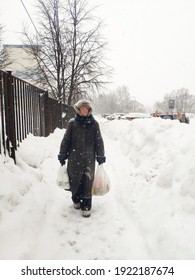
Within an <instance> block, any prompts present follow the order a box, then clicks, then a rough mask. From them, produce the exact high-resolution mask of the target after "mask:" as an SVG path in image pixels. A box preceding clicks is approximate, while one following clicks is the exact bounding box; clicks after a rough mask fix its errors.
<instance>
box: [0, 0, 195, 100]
mask: <svg viewBox="0 0 195 280" xmlns="http://www.w3.org/2000/svg"><path fill="white" fill-rule="evenodd" d="M23 2H24V3H25V5H26V7H27V8H28V10H29V11H30V12H31V13H32V14H31V15H32V17H33V9H32V4H33V2H34V1H33V0H23ZM89 2H90V3H95V4H97V5H99V4H101V7H100V8H99V10H98V13H99V16H100V17H101V18H103V19H105V24H106V27H105V34H106V36H107V38H108V41H109V48H110V51H109V54H108V58H109V60H110V64H111V65H112V66H113V67H114V70H115V74H114V77H113V85H112V88H116V86H118V85H126V86H128V88H129V91H130V93H131V95H132V96H134V97H135V98H136V99H137V100H138V101H139V102H141V103H143V104H145V105H150V104H153V103H154V102H155V101H161V100H162V99H163V96H164V95H165V94H166V93H170V92H171V91H172V90H175V89H179V88H181V87H185V88H188V89H189V90H190V93H191V94H195V78H194V76H195V16H194V15H195V0H90V1H89ZM96 15H97V13H96ZM2 21H3V23H4V25H5V29H6V33H5V34H4V43H5V44H6V43H12V44H14V43H20V39H19V36H20V35H19V33H18V32H19V31H21V29H22V23H23V22H28V23H29V20H28V17H27V15H26V13H25V10H24V8H23V6H22V4H21V2H20V0H6V1H4V0H0V22H2Z"/></svg>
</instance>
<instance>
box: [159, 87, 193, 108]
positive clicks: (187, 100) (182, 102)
mask: <svg viewBox="0 0 195 280" xmlns="http://www.w3.org/2000/svg"><path fill="white" fill-rule="evenodd" d="M170 99H172V100H174V101H175V108H174V111H175V112H188V113H195V95H192V94H190V93H189V90H188V89H186V88H181V89H178V90H173V91H172V92H171V93H169V94H166V95H165V96H164V100H163V102H157V103H156V108H157V109H158V110H161V111H162V112H169V111H170V109H169V100H170Z"/></svg>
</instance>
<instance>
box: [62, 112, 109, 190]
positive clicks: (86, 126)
mask: <svg viewBox="0 0 195 280" xmlns="http://www.w3.org/2000/svg"><path fill="white" fill-rule="evenodd" d="M60 154H63V155H65V157H66V158H67V159H68V166H67V171H68V175H69V179H70V187H71V191H72V194H74V193H76V191H77V188H78V186H79V183H80V181H81V179H82V176H83V174H86V175H87V177H88V180H87V181H88V184H89V188H90V189H91V188H92V184H93V180H94V172H95V157H96V156H97V155H100V156H104V143H103V139H102V136H101V132H100V128H99V124H98V122H97V121H96V120H95V119H94V117H93V115H92V114H91V115H90V116H88V117H83V116H80V115H79V114H76V116H75V118H73V119H71V120H70V121H69V123H68V126H67V129H66V132H65V134H64V137H63V139H62V142H61V146H60Z"/></svg>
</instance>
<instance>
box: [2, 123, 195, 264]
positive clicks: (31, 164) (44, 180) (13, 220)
mask: <svg viewBox="0 0 195 280" xmlns="http://www.w3.org/2000/svg"><path fill="white" fill-rule="evenodd" d="M98 121H99V122H100V125H101V129H102V134H103V138H104V141H105V148H106V156H107V162H106V164H105V165H104V166H105V168H106V170H107V173H108V174H109V176H110V179H111V186H112V187H111V191H110V192H109V193H108V194H106V195H105V196H103V197H93V209H92V216H91V217H90V218H88V219H85V218H83V217H82V216H81V213H80V211H79V210H76V209H73V207H72V202H71V198H70V192H66V191H64V190H60V189H59V188H58V187H57V185H56V174H57V171H58V168H59V163H58V161H57V154H58V151H59V145H60V142H61V139H62V137H63V134H64V130H60V129H56V130H55V132H54V133H53V134H51V135H50V136H49V137H47V138H43V137H34V136H32V135H29V137H28V139H26V140H25V141H23V143H22V144H21V146H20V147H19V149H18V151H17V153H16V157H17V165H14V163H13V161H12V160H11V159H9V158H5V157H4V156H2V155H1V156H0V178H1V186H0V247H1V250H0V259H194V258H195V236H194V232H195V223H194V216H195V172H194V171H195V162H194V154H195V133H194V132H195V121H194V120H192V122H191V123H190V125H187V124H180V123H179V122H178V121H171V120H162V119H160V118H150V119H138V120H133V121H127V120H114V121H107V120H105V119H101V118H99V119H98Z"/></svg>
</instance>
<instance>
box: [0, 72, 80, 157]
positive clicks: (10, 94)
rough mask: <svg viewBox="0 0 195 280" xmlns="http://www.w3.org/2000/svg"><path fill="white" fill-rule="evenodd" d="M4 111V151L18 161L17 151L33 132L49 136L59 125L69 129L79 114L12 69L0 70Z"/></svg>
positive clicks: (0, 144)
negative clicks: (13, 72)
mask: <svg viewBox="0 0 195 280" xmlns="http://www.w3.org/2000/svg"><path fill="white" fill-rule="evenodd" d="M0 110H1V114H0V116H1V121H0V124H1V126H0V153H4V154H5V155H6V154H9V155H10V156H11V157H12V158H13V159H14V161H16V158H15V150H16V149H17V147H18V146H19V145H20V143H21V142H22V141H23V140H24V139H25V138H26V137H27V136H28V134H29V133H32V134H33V135H35V136H48V135H49V134H50V133H53V132H54V130H55V128H57V127H58V128H66V127H67V123H68V121H69V119H70V118H72V117H73V116H74V114H75V112H74V109H73V107H72V106H68V105H65V104H62V103H59V102H58V101H57V100H55V99H53V98H50V97H48V93H47V92H46V91H44V90H42V89H40V88H38V87H35V86H33V85H32V84H29V83H27V82H26V81H23V80H21V79H19V78H17V77H14V76H13V75H12V74H11V72H10V71H8V72H3V71H0Z"/></svg>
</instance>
